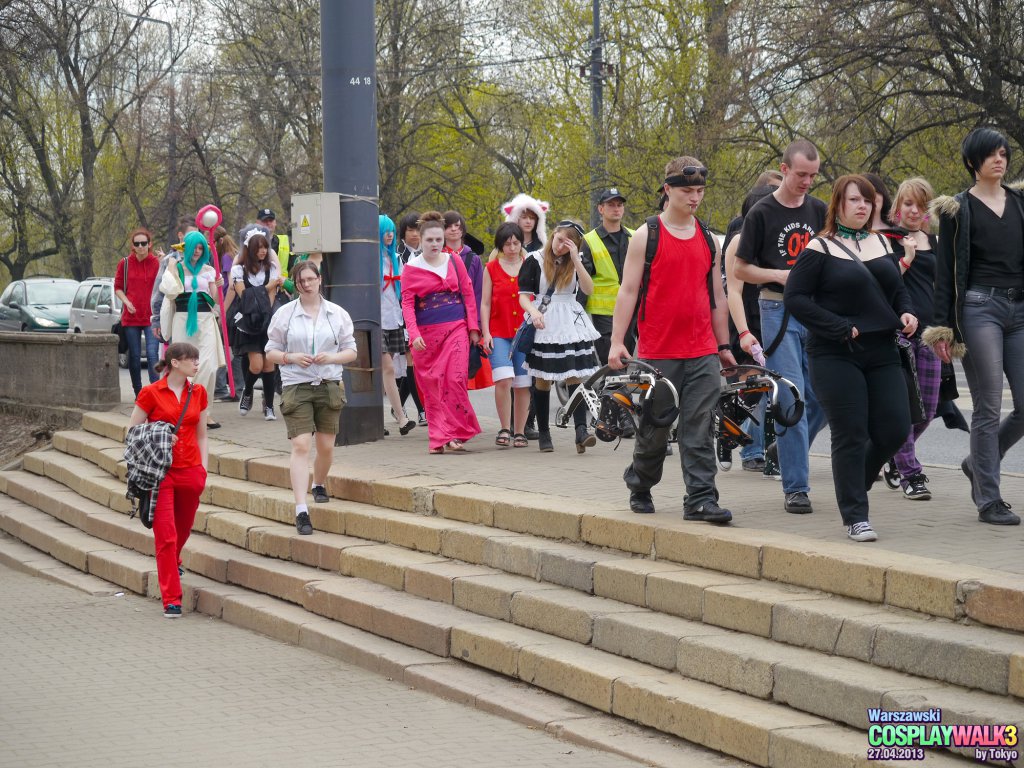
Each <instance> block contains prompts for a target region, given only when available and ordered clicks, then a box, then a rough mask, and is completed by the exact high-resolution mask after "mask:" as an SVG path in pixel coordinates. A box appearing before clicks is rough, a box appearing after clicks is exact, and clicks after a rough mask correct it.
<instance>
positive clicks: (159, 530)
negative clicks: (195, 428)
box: [153, 464, 206, 606]
mask: <svg viewBox="0 0 1024 768" xmlns="http://www.w3.org/2000/svg"><path fill="white" fill-rule="evenodd" d="M205 487H206V469H205V468H204V467H203V465H202V464H197V465H196V466H194V467H185V468H183V469H175V468H174V467H171V468H170V469H169V470H167V475H166V476H165V477H164V480H163V482H162V483H160V492H159V494H158V495H157V499H156V512H155V514H154V515H153V543H154V546H155V549H156V575H157V578H158V579H159V580H160V596H161V598H163V604H164V605H165V606H167V605H181V577H180V576H179V575H178V566H179V565H181V550H182V547H184V546H185V542H186V541H188V537H189V534H190V533H192V523H193V522H195V519H196V510H197V509H198V508H199V495H200V494H201V493H202V492H203V488H205Z"/></svg>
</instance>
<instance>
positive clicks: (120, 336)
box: [113, 256, 128, 355]
mask: <svg viewBox="0 0 1024 768" xmlns="http://www.w3.org/2000/svg"><path fill="white" fill-rule="evenodd" d="M122 261H124V295H125V296H127V295H128V257H127V256H126V257H125V258H124V259H123V260H122ZM123 311H124V310H123V309H122V312H123ZM113 332H114V333H116V334H117V354H119V355H123V354H124V353H125V352H127V351H128V337H127V336H125V333H124V326H123V325H121V321H120V320H118V321H117V322H116V323H114V328H113Z"/></svg>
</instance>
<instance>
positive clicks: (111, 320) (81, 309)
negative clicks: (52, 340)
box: [68, 277, 146, 368]
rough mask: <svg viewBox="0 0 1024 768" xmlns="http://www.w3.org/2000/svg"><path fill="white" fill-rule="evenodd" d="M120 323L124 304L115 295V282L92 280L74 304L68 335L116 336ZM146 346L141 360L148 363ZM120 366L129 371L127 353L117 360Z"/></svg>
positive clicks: (82, 286) (110, 278) (111, 279)
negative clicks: (106, 334)
mask: <svg viewBox="0 0 1024 768" xmlns="http://www.w3.org/2000/svg"><path fill="white" fill-rule="evenodd" d="M120 319H121V300H120V299H119V298H117V296H115V295H114V278H112V277H90V278H88V279H87V280H83V281H82V284H81V285H80V286H79V287H78V292H77V293H76V294H75V298H74V300H73V301H72V302H71V317H70V318H69V320H68V333H114V332H115V331H114V326H115V325H116V324H117V322H118V321H119V320H120ZM145 346H146V345H145V344H143V345H142V347H143V349H142V360H143V362H146V349H145ZM117 362H118V365H120V366H121V367H122V368H127V367H128V353H127V352H126V353H124V354H119V355H118V356H117Z"/></svg>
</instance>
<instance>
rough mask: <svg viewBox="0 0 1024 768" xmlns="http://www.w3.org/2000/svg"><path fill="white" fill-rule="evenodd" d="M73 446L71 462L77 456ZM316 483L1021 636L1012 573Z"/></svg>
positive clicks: (277, 477) (259, 469)
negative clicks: (1008, 631)
mask: <svg viewBox="0 0 1024 768" xmlns="http://www.w3.org/2000/svg"><path fill="white" fill-rule="evenodd" d="M87 416H88V417H87V418H85V419H84V420H83V430H82V431H78V432H67V433H62V439H63V440H66V441H67V443H77V444H79V445H80V446H81V445H82V444H84V443H86V442H88V441H89V440H90V439H93V438H94V437H95V436H97V435H99V436H102V437H104V438H106V440H107V441H117V440H119V439H121V438H122V437H123V434H124V428H125V424H126V423H127V418H126V417H124V416H121V415H119V414H109V413H103V414H88V415H87ZM56 441H57V438H56V436H55V443H54V445H55V446H59V443H58V442H56ZM109 446H110V443H109V442H100V443H98V444H97V446H96V448H94V450H104V449H105V448H107V447H109ZM61 450H64V448H61ZM70 450H72V451H73V450H75V448H70ZM77 450H78V451H79V454H81V451H82V450H83V449H82V448H78V449H77ZM268 453H269V452H267V451H262V450H261V449H250V448H240V447H239V446H236V445H232V444H227V443H221V442H219V441H216V440H211V449H210V455H211V460H210V469H211V473H214V474H218V473H219V474H222V475H224V476H225V477H230V478H234V479H236V480H246V479H258V480H259V482H260V483H262V484H266V485H270V486H274V487H277V488H282V489H283V488H287V487H288V486H289V478H288V467H287V459H286V455H285V454H270V455H268ZM221 457H223V459H224V465H223V467H221V466H220V461H221ZM327 486H328V492H329V493H330V494H331V496H332V497H333V498H335V499H342V500H348V501H356V502H363V503H367V504H374V505H377V506H382V507H388V508H392V509H396V510H400V511H412V512H419V513H421V514H426V515H433V516H437V517H440V518H447V519H450V520H455V521H461V522H465V523H472V524H482V525H485V526H488V527H493V528H500V529H504V530H507V531H509V532H511V533H522V534H529V535H534V536H539V537H543V538H549V539H555V540H564V541H571V542H578V543H584V544H588V545H592V546H595V547H610V548H613V549H616V550H619V551H623V552H628V553H631V554H636V555H640V556H644V557H657V559H658V560H667V561H672V562H676V563H679V564H683V565H690V566H695V567H699V568H706V569H709V570H714V571H719V572H722V573H728V574H735V575H738V576H744V577H747V578H752V579H762V580H767V581H778V582H781V583H785V584H791V585H794V586H800V587H806V588H809V589H816V590H820V591H822V592H827V593H829V594H834V595H837V596H843V597H850V598H854V599H857V600H863V601H867V602H873V603H880V604H884V605H888V606H892V607H899V608H908V609H910V610H914V611H917V612H921V613H927V614H930V615H933V616H937V617H941V618H947V619H953V620H959V619H965V618H966V619H970V620H972V621H973V622H979V623H983V624H988V625H990V626H994V627H998V628H1002V629H1008V630H1012V631H1017V632H1024V577H1022V576H1016V575H1011V574H1006V573H1003V572H999V571H990V570H986V569H982V568H973V567H968V566H962V565H959V564H954V563H948V562H943V561H939V560H933V559H929V558H921V557H912V556H907V555H903V554H901V553H897V552H890V551H886V550H877V549H876V550H869V549H865V548H863V547H861V548H851V547H849V546H847V545H844V544H838V543H830V542H823V541H819V540H814V539H807V538H803V537H799V536H793V535H782V534H779V533H775V532H771V531H757V530H751V529H743V528H737V527H729V528H714V527H709V526H700V525H693V524H687V523H684V522H683V521H679V520H675V521H666V520H650V519H648V517H649V516H642V515H641V516H638V515H634V514H631V513H629V512H623V511H622V510H621V509H616V508H614V507H612V506H608V507H607V508H602V507H601V505H600V504H595V503H594V502H589V501H588V502H581V501H579V500H576V499H571V498H558V497H556V496H552V495H547V494H543V495H542V494H527V493H523V492H520V491H509V490H506V489H501V488H493V487H488V486H482V485H477V484H472V483H453V482H450V481H446V480H443V479H440V478H436V477H431V476H429V475H409V474H407V473H405V474H403V473H401V472H395V471H388V470H387V469H386V468H377V467H373V468H367V467H360V466H354V465H351V464H343V463H335V465H334V466H333V467H332V469H331V472H330V473H329V476H328V483H327ZM332 530H333V529H332Z"/></svg>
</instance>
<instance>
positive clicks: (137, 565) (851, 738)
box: [0, 482, 962, 766]
mask: <svg viewBox="0 0 1024 768" xmlns="http://www.w3.org/2000/svg"><path fill="white" fill-rule="evenodd" d="M8 485H10V482H9V483H8ZM7 507H8V508H7V509H5V510H4V513H3V515H2V516H0V526H2V527H3V528H4V529H5V530H8V531H11V532H12V533H14V532H15V531H16V533H15V535H18V536H26V535H27V536H29V537H32V536H36V537H37V538H38V537H39V536H44V535H45V536H48V537H49V538H52V539H55V540H59V541H63V542H67V543H68V546H71V547H76V548H77V549H78V550H79V551H80V552H81V553H82V554H83V555H84V556H85V560H84V562H85V563H86V565H87V566H91V565H92V556H93V555H94V554H95V553H97V552H100V553H102V552H104V551H105V550H104V549H103V548H104V547H109V546H112V545H109V544H107V543H105V542H101V541H99V540H97V539H95V538H94V537H91V536H88V535H87V534H84V533H82V532H81V531H78V530H76V529H73V528H72V527H71V526H69V525H67V524H65V523H62V522H60V521H57V520H55V519H53V518H50V517H49V516H48V515H46V514H45V513H42V512H39V511H37V510H32V509H30V508H28V507H27V506H26V505H24V504H17V503H15V504H8V505H7ZM58 528H59V529H62V530H61V531H60V532H56V529H58ZM90 540H91V541H90ZM194 545H195V546H194ZM186 551H188V552H190V553H191V552H192V551H195V552H196V553H197V555H196V557H191V556H190V557H189V558H187V559H186V561H185V562H186V567H187V568H188V569H189V570H190V571H193V570H194V569H199V572H200V573H201V574H202V575H204V576H206V577H207V578H212V579H214V580H215V581H220V579H221V578H224V579H225V581H224V582H223V583H222V584H213V585H206V584H204V583H201V582H195V581H194V575H193V574H191V573H190V574H189V576H188V577H187V579H186V581H187V582H189V583H190V586H189V592H188V596H187V598H186V599H187V600H188V601H189V604H194V605H196V606H198V607H199V608H200V610H202V611H203V612H206V613H209V614H211V615H219V616H222V617H223V618H225V619H226V620H229V621H232V622H233V623H238V624H240V625H242V626H248V627H250V628H254V629H258V630H259V631H262V632H265V633H266V634H269V635H271V636H273V637H277V638H279V639H282V640H285V641H288V642H293V643H298V644H303V643H304V640H303V638H304V637H305V638H306V640H305V642H307V643H309V642H311V641H310V640H309V637H310V635H311V634H314V633H319V634H320V635H321V636H323V637H322V639H318V640H317V641H316V643H318V644H319V643H330V642H333V635H334V633H333V630H331V629H329V627H331V626H333V625H330V624H325V623H323V619H332V620H334V621H340V622H342V623H344V624H347V625H349V626H350V627H356V628H358V629H362V630H364V631H368V632H371V633H372V634H374V635H379V636H382V637H385V638H388V639H390V640H394V641H398V642H400V643H402V644H403V645H412V646H413V647H416V648H419V649H420V650H424V651H428V652H429V653H431V654H434V655H435V656H440V657H443V658H455V659H460V660H462V661H466V662H469V663H471V664H473V665H475V666H478V667H482V668H485V669H490V670H492V671H495V672H499V673H501V674H504V675H507V676H510V677H513V678H515V679H518V680H520V681H522V682H525V683H529V684H532V685H534V686H537V687H540V688H542V689H544V690H547V691H549V692H551V693H555V694H558V695H561V696H565V697H568V698H572V699H573V700H574V701H576V702H578V703H580V704H583V705H585V706H588V707H591V708H593V709H596V710H598V711H600V712H604V713H608V714H613V715H617V716H619V717H622V718H625V719H626V720H629V721H633V722H636V723H639V724H642V725H647V726H650V727H653V728H656V729H657V730H659V731H662V732H664V733H667V734H671V735H674V736H677V737H679V738H682V739H685V740H687V741H690V742H694V743H697V744H701V745H703V746H705V747H707V748H709V749H713V750H715V751H719V752H724V753H726V754H729V755H732V756H734V757H737V758H739V759H742V760H747V761H749V762H751V763H753V764H755V765H762V766H802V765H807V766H810V765H815V766H821V765H851V766H852V765H855V764H859V763H860V762H861V761H862V760H863V756H864V753H865V746H864V737H863V735H862V734H860V733H858V732H857V731H855V730H853V729H850V728H846V727H843V726H840V725H837V724H835V723H833V722H830V721H828V720H825V719H822V718H818V717H814V716H811V715H808V714H804V713H801V712H797V711H795V710H793V709H791V708H789V707H786V706H782V705H779V704H776V703H772V702H767V701H762V700H759V699H757V698H754V697H751V696H748V695H744V694H740V693H736V692H734V691H730V690H723V689H722V688H719V687H717V686H714V685H709V684H707V683H704V682H698V681H693V680H687V679H685V678H682V677H681V676H679V675H677V674H673V673H670V672H665V671H664V670H659V669H657V668H654V667H651V666H649V665H646V664H642V663H640V662H637V661H632V660H629V659H624V658H622V657H620V656H617V655H614V654H611V653H608V652H605V651H602V650H599V649H597V648H593V647H585V646H582V645H580V644H578V643H575V642H572V641H569V640H565V639H561V638H558V637H554V636H551V635H546V634H543V633H541V632H537V631H535V630H531V629H527V628H523V627H519V626H516V625H514V624H508V623H506V622H502V621H499V620H496V619H492V618H488V617H484V616H479V615H475V614H472V613H470V612H468V611H465V610H462V609H460V608H458V607H455V606H448V605H444V604H439V603H434V602H430V601H428V600H425V599H423V598H417V597H414V596H412V595H409V594H405V593H400V592H396V591H395V590H392V589H390V588H388V587H384V586H382V585H378V584H373V583H370V582H366V581H365V580H362V579H355V578H351V577H345V576H341V575H337V574H332V573H329V572H325V571H322V570H317V569H314V568H311V567H309V566H302V565H298V564H296V563H289V562H283V561H277V560H274V559H272V558H268V557H262V556H257V555H254V554H253V553H250V552H247V551H241V550H239V549H238V548H237V547H234V546H232V545H228V544H226V543H224V542H216V541H213V540H211V539H209V537H207V536H204V535H203V534H196V535H195V536H194V537H193V539H191V540H190V542H189V545H188V548H187V550H186ZM62 552H63V551H62ZM69 559H75V560H76V561H79V560H81V557H78V558H74V557H70V558H69ZM107 559H109V560H113V561H120V562H122V563H123V566H124V567H123V569H122V570H120V571H116V570H109V571H108V572H107V574H106V576H105V578H107V579H108V580H110V581H113V582H114V583H117V584H120V585H122V586H124V587H126V588H128V589H132V590H133V591H140V592H146V590H147V589H148V590H149V592H150V593H151V594H152V593H155V591H156V590H157V589H158V588H157V586H156V584H155V579H153V578H151V574H152V573H153V571H152V570H151V567H152V561H151V560H150V559H149V558H144V557H143V556H141V555H139V554H138V553H135V552H131V551H127V550H123V549H122V550H120V557H115V556H112V555H111V556H108V558H107ZM65 562H66V561H65ZM251 592H257V593H260V594H255V595H254V594H251ZM268 594H270V595H272V596H276V597H277V598H279V599H282V600H286V601H288V602H289V603H293V605H281V604H280V603H278V602H274V598H273V597H268ZM311 614H316V615H315V616H313V615H311ZM438 677H444V675H443V674H442V675H438ZM928 757H929V761H930V764H932V765H945V764H949V765H953V764H957V765H960V764H962V763H960V761H958V760H954V759H953V758H952V757H949V756H946V755H941V754H930V755H929V756H928ZM679 764H687V765H689V764H692V763H679Z"/></svg>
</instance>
